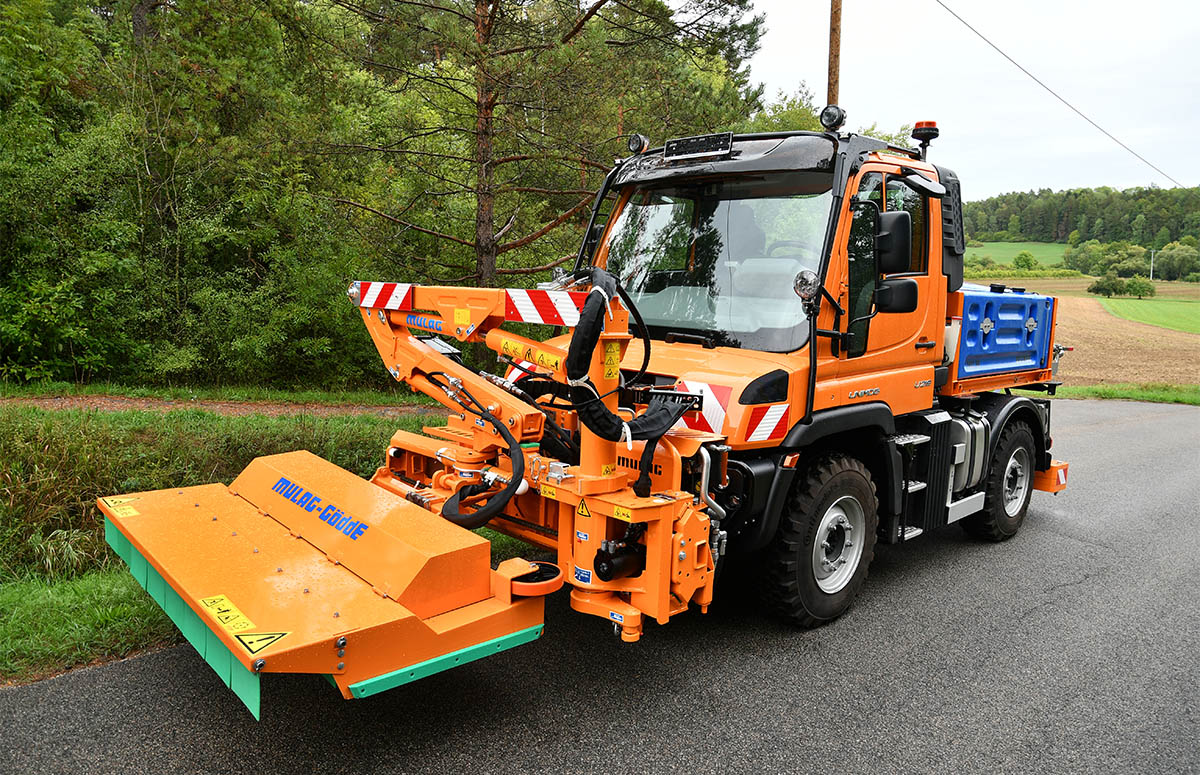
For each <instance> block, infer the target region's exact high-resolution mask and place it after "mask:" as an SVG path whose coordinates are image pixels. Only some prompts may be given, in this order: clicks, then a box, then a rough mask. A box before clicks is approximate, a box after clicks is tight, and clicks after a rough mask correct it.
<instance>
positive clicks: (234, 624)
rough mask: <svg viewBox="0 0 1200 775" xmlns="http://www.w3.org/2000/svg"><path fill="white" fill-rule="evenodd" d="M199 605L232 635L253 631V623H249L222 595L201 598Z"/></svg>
mask: <svg viewBox="0 0 1200 775" xmlns="http://www.w3.org/2000/svg"><path fill="white" fill-rule="evenodd" d="M200 605H202V606H204V610H206V611H208V614H209V616H211V617H212V618H214V619H216V620H217V623H218V624H220V625H221V626H222V627H224V628H225V629H227V630H229V631H230V632H232V633H239V632H244V631H246V630H253V629H254V622H252V621H250V620H249V619H248V618H247V617H246V615H245V614H244V613H242V612H241V611H240V610H239V609H238V607H237V606H236V605H234V604H233V603H231V602H229V598H227V597H225V596H224V595H213V596H212V597H202V598H200Z"/></svg>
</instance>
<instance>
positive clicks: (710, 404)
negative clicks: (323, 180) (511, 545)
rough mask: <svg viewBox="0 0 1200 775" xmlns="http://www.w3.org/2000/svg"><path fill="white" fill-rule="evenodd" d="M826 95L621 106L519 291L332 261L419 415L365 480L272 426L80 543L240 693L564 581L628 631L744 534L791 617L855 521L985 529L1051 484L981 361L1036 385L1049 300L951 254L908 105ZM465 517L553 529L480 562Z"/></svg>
mask: <svg viewBox="0 0 1200 775" xmlns="http://www.w3.org/2000/svg"><path fill="white" fill-rule="evenodd" d="M821 118H822V124H823V125H824V126H825V127H826V130H827V131H825V132H775V133H763V134H751V135H734V134H730V133H725V134H716V135H706V136H701V137H691V138H682V139H678V140H672V141H670V142H668V143H666V144H665V145H664V146H662V147H660V148H653V149H651V148H650V147H649V146H650V144H649V142H648V141H647V140H646V139H645V138H643V137H641V136H638V135H634V136H633V137H632V138H631V139H630V151H631V154H632V155H631V156H629V157H628V158H626V159H624V160H622V161H620V162H619V163H618V164H617V165H616V166H615V167H614V168H613V170H612V171H611V172H610V173H609V174H608V176H607V178H606V180H605V182H604V185H603V188H602V189H601V191H600V192H599V193H598V194H597V197H596V201H595V205H594V207H593V213H592V218H591V223H590V224H589V228H588V231H587V238H586V239H585V240H584V243H583V245H582V246H581V248H580V251H579V256H578V260H577V262H576V265H575V267H574V271H572V272H563V273H561V274H560V275H559V276H558V277H556V278H555V280H554V281H553V282H551V283H546V284H544V285H542V286H540V287H539V288H537V289H507V290H506V289H492V288H458V287H438V286H421V285H416V284H411V283H399V282H365V281H364V282H355V283H353V284H352V285H351V287H350V290H349V295H350V298H351V301H352V302H353V303H354V304H355V305H356V306H357V307H358V308H359V311H360V313H361V315H362V318H363V320H364V322H365V323H366V325H367V327H368V330H369V331H370V333H371V336H372V338H373V340H374V342H375V344H376V346H377V348H378V349H379V353H380V355H381V357H382V358H383V361H384V364H385V366H386V367H387V369H388V371H389V372H390V373H391V374H392V376H393V377H394V378H396V379H397V380H400V381H403V382H405V383H407V384H409V385H410V386H412V387H413V388H415V389H417V390H420V391H422V392H425V393H427V394H429V395H431V396H433V397H434V398H436V399H437V400H438V401H440V402H441V403H442V404H443V405H445V406H446V407H447V408H448V409H449V410H450V412H451V414H450V415H449V418H448V422H447V423H446V425H444V426H434V427H428V428H425V429H424V432H423V433H419V434H418V433H410V432H407V431H398V432H397V433H396V434H395V435H394V436H393V437H392V439H391V441H390V444H389V445H388V446H387V451H386V454H385V456H384V463H383V465H382V466H381V467H380V468H379V469H378V470H377V471H376V472H375V474H374V476H373V477H372V478H371V479H370V480H369V481H368V480H363V479H361V478H359V477H357V476H355V475H354V474H351V473H349V472H346V471H344V470H342V469H340V468H338V467H337V466H334V465H333V464H331V463H328V462H326V461H324V460H321V459H319V458H317V457H315V456H313V455H311V454H309V453H307V452H293V453H287V454H284V455H273V456H269V457H264V458H259V459H258V460H255V461H254V462H253V463H251V465H250V466H249V467H248V468H247V469H246V470H245V471H244V472H243V473H242V474H241V475H240V476H239V477H238V479H237V480H235V481H234V482H233V483H232V484H231V485H229V486H225V485H221V484H213V485H205V486H202V487H193V488H185V489H181V490H164V491H158V492H149V493H133V494H128V495H122V496H114V497H112V498H104V499H101V501H100V508H101V509H102V511H103V512H104V513H105V515H106V518H107V522H106V535H107V538H108V540H109V543H110V544H112V546H113V547H114V549H115V550H116V551H117V553H118V554H120V556H121V557H122V558H124V559H125V560H126V561H127V562H128V563H129V566H130V569H131V571H132V572H133V574H134V576H135V577H136V578H138V580H139V581H140V582H141V583H142V584H143V585H144V586H145V587H146V589H147V590H148V591H149V592H150V593H151V595H152V596H154V598H155V599H156V600H158V601H159V603H160V604H162V606H163V608H164V609H165V610H166V611H167V613H168V614H169V615H170V616H171V618H172V619H173V620H174V621H175V622H176V623H177V624H178V625H179V627H180V629H181V630H182V631H183V633H184V635H185V636H186V637H187V638H188V640H189V641H190V642H191V643H192V644H193V645H194V646H196V648H197V650H198V651H199V652H200V653H201V654H202V655H203V656H204V658H205V659H206V660H207V661H208V662H209V664H210V665H212V666H213V668H214V669H215V670H216V671H217V673H218V674H219V675H220V676H221V677H222V679H223V680H224V681H225V683H226V684H227V685H228V686H230V687H231V688H233V689H234V691H235V692H236V693H237V694H238V695H239V696H240V697H241V698H242V699H243V701H244V702H245V703H246V704H247V706H248V707H249V708H250V709H251V711H252V712H253V713H254V714H255V715H256V716H257V715H258V712H259V703H260V687H259V676H260V675H261V674H262V673H272V672H291V673H315V674H322V675H325V676H326V677H327V678H328V679H329V680H330V682H331V683H333V684H334V685H335V686H336V687H337V688H338V690H339V691H341V693H342V695H343V696H344V697H347V698H351V697H366V696H370V695H372V694H375V693H377V692H379V691H383V690H385V689H389V688H393V687H395V686H399V685H401V684H404V683H407V682H409V681H413V680H416V679H419V678H421V677H424V676H427V675H430V674H432V673H436V672H439V671H441V670H445V669H448V668H452V667H456V666H459V665H462V664H465V663H467V662H470V661H471V660H474V659H478V658H480V657H483V656H486V655H488V654H492V653H495V652H497V651H499V650H502V649H505V648H509V647H512V646H516V645H519V644H520V643H524V642H527V641H529V640H531V639H533V638H536V637H538V636H540V635H541V633H542V612H543V599H544V598H543V596H544V595H546V594H549V593H551V592H554V591H555V590H556V589H558V588H559V587H561V586H562V585H563V583H564V581H565V583H566V584H567V585H569V586H570V588H571V589H570V601H571V606H572V607H573V608H574V609H576V610H578V611H581V612H584V613H589V614H593V615H596V616H599V617H602V618H604V619H606V620H608V621H609V622H610V623H611V625H612V627H613V629H614V631H615V632H616V633H617V634H618V635H619V636H620V637H621V638H623V639H624V640H626V641H635V640H637V639H638V638H640V637H641V636H642V635H643V633H644V632H645V625H646V622H647V620H653V621H655V622H657V623H658V624H660V625H662V624H666V623H667V622H668V621H669V620H670V619H671V618H672V617H674V616H677V615H680V614H683V613H684V612H686V611H688V610H689V609H696V610H697V612H699V613H703V612H705V611H707V609H708V606H709V605H710V604H711V602H712V599H713V591H714V587H715V586H716V584H717V583H718V573H717V571H718V569H719V568H720V567H721V566H722V565H723V564H724V563H726V562H727V561H728V560H729V558H731V557H734V556H735V555H746V556H751V555H752V556H754V557H755V558H756V565H758V566H760V567H761V569H762V572H763V574H764V576H765V585H764V587H763V588H764V589H765V595H766V597H767V599H768V602H769V604H770V607H771V608H772V609H773V610H774V611H775V612H776V613H777V614H778V615H779V616H781V617H782V618H784V619H786V620H788V621H791V622H794V623H795V624H797V625H800V626H803V627H810V626H814V625H818V624H821V623H823V622H827V621H829V620H831V619H834V618H836V617H837V616H838V615H840V614H841V613H842V612H844V611H845V610H846V609H847V608H848V607H849V606H850V604H851V603H852V601H853V600H854V598H855V596H856V595H858V594H859V592H860V590H861V589H862V587H863V584H864V582H865V580H866V577H867V569H868V566H869V564H870V562H871V559H872V556H873V553H874V548H875V545H876V543H877V542H880V541H883V542H886V543H902V542H905V541H909V540H912V539H914V538H916V537H917V536H920V535H921V534H922V533H924V532H928V531H931V530H936V529H937V528H940V527H944V526H946V525H948V524H950V523H958V524H959V525H961V526H962V527H963V528H965V530H966V532H967V533H968V534H970V535H971V536H975V537H979V538H984V539H988V540H992V541H1001V540H1004V539H1007V538H1010V537H1011V536H1013V535H1014V534H1015V533H1016V532H1017V530H1018V529H1019V528H1020V526H1021V523H1022V521H1023V520H1024V518H1025V513H1026V510H1027V509H1028V507H1029V502H1030V498H1031V496H1032V493H1033V491H1034V490H1035V489H1037V490H1043V491H1047V492H1058V491H1059V490H1061V489H1063V488H1064V487H1065V486H1066V474H1067V464H1066V463H1063V462H1060V461H1056V460H1054V459H1053V458H1052V456H1051V452H1050V449H1051V438H1050V402H1049V401H1048V400H1045V399H1040V398H1031V397H1028V396H1025V395H1013V394H1011V393H1010V392H1009V390H1008V389H1009V388H1014V387H1020V388H1024V389H1035V390H1042V391H1046V392H1049V393H1053V392H1054V389H1055V387H1056V385H1057V384H1058V383H1056V382H1055V381H1054V371H1055V367H1056V365H1057V360H1058V358H1059V356H1060V355H1061V353H1062V351H1063V350H1064V349H1065V348H1063V347H1061V346H1060V345H1058V344H1056V343H1055V341H1054V325H1055V312H1056V302H1055V299H1053V298H1051V297H1047V296H1042V295H1039V294H1035V293H1028V292H1026V291H1024V290H1023V289H1021V288H1006V287H1004V286H1001V285H991V286H990V287H987V288H984V287H978V286H968V285H964V284H963V251H964V236H963V229H962V197H961V193H960V189H959V181H958V178H957V177H956V176H955V175H954V173H953V172H951V171H950V170H948V169H946V168H945V167H939V166H936V165H933V164H930V163H928V162H927V161H926V150H927V147H928V144H929V142H930V141H931V140H932V139H933V138H934V137H936V136H937V129H936V127H935V126H933V125H932V124H930V123H923V124H918V125H917V129H916V130H914V133H913V134H914V137H915V138H916V139H917V140H918V142H919V143H920V150H917V151H913V150H908V149H904V148H897V147H893V146H889V145H888V144H886V143H883V142H881V141H878V140H875V139H872V138H869V137H864V136H860V135H854V134H846V133H841V132H840V131H839V130H840V128H841V125H842V123H843V121H844V113H843V112H842V111H841V110H840V109H839V108H837V107H836V106H830V107H829V108H826V109H825V111H823V112H822V116H821ZM506 322H521V323H526V324H531V323H532V324H544V325H547V326H553V327H555V330H553V331H551V332H550V333H551V334H552V335H551V336H550V337H549V338H548V339H546V340H544V341H539V340H535V339H531V338H529V337H526V336H523V335H521V334H517V333H513V332H511V331H506V330H504V329H503V328H502V326H503V324H504V323H506ZM564 327H565V329H566V332H565V333H563V329H564ZM449 340H455V341H457V342H479V343H483V344H485V345H486V346H487V347H489V348H490V349H492V350H494V351H495V352H496V353H497V356H498V358H499V360H500V362H501V363H502V364H503V367H502V368H503V369H506V374H505V376H499V375H497V374H491V373H487V372H485V371H481V370H476V369H473V368H470V367H468V366H467V365H464V363H463V361H462V359H461V358H460V357H459V355H458V350H457V349H456V348H455V347H454V346H453V345H452V344H450V341H449ZM499 370H500V369H498V371H499ZM483 525H487V526H488V527H490V528H492V529H493V530H497V531H499V532H501V533H506V534H508V535H511V536H515V537H517V538H519V539H522V540H524V541H526V542H528V543H529V544H531V545H532V547H535V548H536V549H537V550H540V551H541V552H543V553H545V554H546V555H547V557H548V559H545V560H540V561H537V562H529V561H527V560H524V559H520V558H515V559H510V560H507V561H505V562H503V563H500V564H499V565H498V566H497V567H495V568H493V567H491V564H490V553H489V545H488V542H487V541H486V540H485V539H484V538H482V537H481V536H479V535H478V534H476V533H474V532H471V531H472V530H474V529H476V528H479V527H482V526H483Z"/></svg>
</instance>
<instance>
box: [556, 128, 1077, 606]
mask: <svg viewBox="0 0 1200 775" xmlns="http://www.w3.org/2000/svg"><path fill="white" fill-rule="evenodd" d="M922 129H923V131H922V132H919V133H918V134H919V135H920V137H919V138H918V139H920V140H921V141H922V147H921V150H920V151H914V150H910V149H905V148H898V147H894V146H890V145H888V144H887V143H884V142H882V141H879V140H875V139H873V138H869V137H864V136H861V135H855V134H843V133H839V132H837V131H836V127H835V128H832V129H831V130H830V131H827V132H782V133H772V134H750V135H734V134H723V135H709V136H703V137H696V138H682V139H680V140H675V141H671V142H668V143H667V144H665V145H664V146H662V147H660V148H654V149H650V148H648V147H646V145H648V144H643V146H642V147H641V150H640V151H639V152H637V153H635V154H634V155H633V156H631V157H629V158H628V159H626V160H624V161H623V162H621V163H619V164H618V166H617V167H616V168H615V169H614V170H613V171H612V172H611V173H610V175H609V177H608V179H607V180H606V183H605V188H604V189H603V190H602V191H601V192H600V194H599V195H598V196H597V200H596V207H595V208H594V214H593V223H592V226H591V228H590V230H589V234H591V235H592V236H593V239H591V240H590V241H588V242H585V244H584V246H583V249H582V250H581V251H580V256H579V262H578V264H577V266H576V269H577V270H582V269H586V268H587V267H589V266H591V267H598V268H603V269H605V270H607V271H608V272H610V273H612V274H613V275H615V276H616V277H617V279H618V281H619V282H620V283H621V284H622V285H623V286H624V288H625V289H626V290H627V291H628V293H629V294H630V297H631V300H632V301H633V302H634V303H635V304H636V306H637V308H638V310H639V311H640V313H641V317H642V319H643V321H644V328H645V331H644V332H641V333H643V335H644V336H645V337H646V338H648V339H649V340H650V341H651V342H652V346H651V355H650V358H649V369H648V374H649V375H650V376H651V377H652V378H653V379H654V382H655V383H656V384H658V385H662V386H674V387H675V389H677V390H680V391H684V392H689V393H694V394H697V395H699V396H701V397H702V408H701V410H699V411H693V412H689V413H688V414H686V415H684V417H683V418H682V420H681V421H680V426H681V427H686V428H688V429H692V430H696V431H702V432H709V433H715V434H720V435H722V436H724V437H725V440H726V441H725V444H726V445H727V446H728V447H729V450H730V452H729V463H728V466H729V472H730V476H729V480H728V484H727V485H726V486H724V487H718V488H716V489H715V491H714V492H713V493H712V495H713V498H714V500H715V501H716V502H717V503H719V504H721V506H722V508H723V509H724V511H725V513H726V516H727V519H726V520H725V522H724V525H725V526H726V528H727V529H728V531H729V545H730V551H731V552H743V553H748V552H757V551H759V550H764V549H765V550H767V551H768V552H769V553H773V554H774V556H775V563H776V564H777V568H790V567H792V566H793V565H794V563H792V560H794V559H795V558H794V557H792V554H795V552H793V551H792V550H791V549H781V547H786V546H790V544H789V541H788V539H787V536H788V535H790V534H791V533H795V534H796V535H799V536H807V537H808V538H806V539H805V543H806V545H807V544H812V546H809V547H808V548H813V547H816V548H815V549H813V552H815V553H813V552H808V554H807V555H806V556H807V557H808V559H807V560H805V561H803V562H801V563H800V564H801V565H802V566H805V567H807V571H804V572H803V573H801V574H800V576H804V575H805V573H807V574H808V576H807V577H803V578H801V577H791V578H789V575H793V576H794V574H791V571H787V570H779V571H778V573H777V574H776V575H777V576H779V578H778V579H777V580H778V584H779V585H781V586H780V588H781V589H783V590H784V591H782V592H780V598H779V599H780V600H783V601H786V602H783V603H780V605H779V606H778V607H779V608H780V609H781V612H782V613H783V614H784V615H785V616H786V617H789V618H793V619H795V620H796V621H798V622H800V623H802V624H812V623H815V622H818V621H823V620H824V619H826V618H832V617H833V616H835V615H837V613H840V611H841V610H843V609H844V607H845V605H848V603H849V599H850V598H852V597H853V593H854V590H856V589H857V585H858V584H860V583H861V579H862V578H863V577H865V561H866V562H869V558H870V546H868V547H866V550H867V551H866V552H865V553H864V547H863V544H864V543H869V544H871V545H873V543H874V540H875V539H876V538H877V539H878V540H883V541H886V542H890V543H899V542H903V541H906V540H911V539H913V538H916V537H917V536H919V535H921V534H922V533H923V532H925V531H928V530H932V529H935V528H938V527H941V526H944V525H946V524H948V523H950V522H959V523H960V524H961V525H962V526H963V527H964V528H966V530H967V531H968V532H969V533H970V534H972V535H975V536H979V537H983V538H988V539H991V540H1004V539H1006V538H1009V537H1011V536H1012V535H1013V534H1015V532H1016V530H1017V529H1018V528H1019V526H1020V523H1021V521H1022V520H1023V519H1024V516H1025V513H1026V510H1027V509H1028V504H1029V500H1030V495H1031V493H1032V491H1033V489H1034V488H1035V487H1037V488H1039V489H1045V490H1048V491H1057V489H1061V487H1062V486H1065V480H1066V479H1065V477H1066V465H1065V464H1064V463H1059V462H1058V461H1054V460H1052V458H1051V456H1050V453H1049V450H1050V445H1051V438H1050V432H1049V429H1050V404H1049V402H1048V401H1047V400H1045V399H1037V398H1031V397H1027V396H1014V395H1010V394H1008V393H1007V392H1004V393H1001V392H996V389H997V388H1011V387H1027V388H1030V387H1032V388H1035V389H1042V390H1046V391H1049V392H1053V390H1054V388H1055V386H1056V383H1054V382H1053V378H1052V374H1053V366H1054V358H1055V357H1056V356H1055V355H1054V353H1055V350H1054V342H1053V328H1054V314H1055V309H1056V307H1055V300H1054V299H1053V298H1049V297H1045V296H1040V295H1038V294H1031V293H1025V292H1024V290H1023V289H1010V288H1006V287H1004V286H999V285H993V286H991V287H989V288H986V289H985V288H980V287H977V286H965V287H964V285H963V253H964V249H965V239H964V235H963V228H962V198H961V190H960V185H959V180H958V178H957V176H956V175H955V174H954V172H953V171H951V170H949V169H947V168H945V167H941V166H937V165H934V164H931V163H929V162H928V161H927V160H926V148H927V145H928V142H929V139H931V137H930V135H931V132H932V135H933V136H936V129H935V128H934V129H932V130H931V129H930V125H929V124H926V125H924V126H923V127H922ZM632 147H633V146H631V148H632ZM606 210H607V212H605V211H606ZM631 330H632V329H631ZM642 357H643V352H642V347H641V345H640V344H639V342H638V341H637V340H636V339H635V341H634V342H633V343H632V344H631V346H630V347H629V348H628V350H627V351H626V353H625V357H624V360H623V362H622V366H623V368H624V369H625V370H626V371H627V373H630V374H632V372H633V371H634V370H635V369H636V365H637V364H638V363H639V362H640V361H641V360H642ZM623 462H624V464H625V465H627V466H628V467H630V468H631V469H632V468H636V461H635V460H633V459H632V456H629V457H627V458H625V459H624V461H623ZM830 486H832V487H833V491H834V492H835V493H836V492H841V491H842V490H846V491H847V493H850V494H849V495H846V494H845V493H844V494H843V495H845V497H848V500H845V501H842V503H843V506H846V504H853V505H852V506H850V507H848V510H847V508H843V507H836V508H834V507H832V506H830V504H826V503H824V501H823V500H822V498H823V497H824V495H823V493H824V494H826V495H827V494H828V493H827V492H826V491H827V490H828V489H829V487H830ZM855 487H857V488H858V491H857V492H858V494H857V495H854V494H853V493H851V492H850V491H852V490H854V488H855ZM847 488H849V489H847ZM839 497H841V496H839ZM798 502H803V503H806V504H807V506H806V507H805V508H807V509H809V511H812V510H814V509H815V510H821V511H823V512H824V513H821V514H817V513H797V506H796V504H797V503H798ZM834 502H836V500H835V501H834ZM831 508H832V511H830V509H831ZM833 512H837V515H836V518H834V517H831V516H830V515H831V514H833ZM851 512H853V516H848V514H850V513H851ZM810 523H812V524H810ZM843 523H844V524H843ZM810 527H811V528H814V529H813V530H809V528H810ZM847 528H849V532H850V533H853V532H854V530H855V529H857V534H858V535H859V536H861V535H862V534H863V533H864V532H870V533H871V534H872V537H871V539H870V541H864V540H861V539H860V540H859V541H857V542H855V541H853V540H850V539H847V537H846V536H847V535H848V534H849V533H848V532H847ZM814 542H815V543H814ZM792 543H794V541H793V542H792ZM822 545H824V548H822ZM801 554H802V555H803V554H805V553H804V552H801ZM801 559H803V558H801ZM789 563H791V564H789ZM823 566H824V567H823ZM848 566H852V567H853V570H852V571H849V572H846V571H845V569H846V568H847V567H848ZM822 573H825V574H826V577H828V576H830V575H838V574H840V575H841V576H844V579H843V583H841V584H840V585H832V586H831V585H826V587H827V588H823V587H822V586H821V584H820V583H818V584H816V586H815V587H814V585H813V584H812V583H811V582H812V581H813V580H814V579H816V580H817V581H818V582H819V581H820V578H821V577H822ZM798 600H802V601H803V602H802V603H797V601H798Z"/></svg>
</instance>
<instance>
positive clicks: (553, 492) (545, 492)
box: [538, 484, 558, 500]
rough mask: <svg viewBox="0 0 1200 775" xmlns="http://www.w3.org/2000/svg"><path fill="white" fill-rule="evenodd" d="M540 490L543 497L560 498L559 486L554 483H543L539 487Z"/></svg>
mask: <svg viewBox="0 0 1200 775" xmlns="http://www.w3.org/2000/svg"><path fill="white" fill-rule="evenodd" d="M538 492H539V493H541V495H542V497H543V498H549V499H550V500H557V499H558V488H557V487H554V486H553V485H549V484H543V485H542V486H541V487H539V488H538Z"/></svg>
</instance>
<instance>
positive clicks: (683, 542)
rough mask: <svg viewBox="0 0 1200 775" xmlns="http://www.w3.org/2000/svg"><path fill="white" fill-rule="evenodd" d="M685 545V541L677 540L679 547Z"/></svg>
mask: <svg viewBox="0 0 1200 775" xmlns="http://www.w3.org/2000/svg"><path fill="white" fill-rule="evenodd" d="M685 544H687V541H684V540H683V539H682V538H680V539H679V545H680V546H684V545H685Z"/></svg>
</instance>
